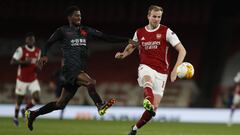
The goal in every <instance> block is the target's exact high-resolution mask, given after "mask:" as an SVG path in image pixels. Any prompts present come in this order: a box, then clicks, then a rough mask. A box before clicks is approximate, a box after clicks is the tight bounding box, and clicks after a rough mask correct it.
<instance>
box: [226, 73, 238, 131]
mask: <svg viewBox="0 0 240 135" xmlns="http://www.w3.org/2000/svg"><path fill="white" fill-rule="evenodd" d="M234 82H235V90H234V94H233V103H232V105H231V112H230V117H229V121H228V126H231V125H232V118H233V114H234V112H235V110H236V108H237V107H239V105H240V72H238V73H237V75H236V76H235V77H234Z"/></svg>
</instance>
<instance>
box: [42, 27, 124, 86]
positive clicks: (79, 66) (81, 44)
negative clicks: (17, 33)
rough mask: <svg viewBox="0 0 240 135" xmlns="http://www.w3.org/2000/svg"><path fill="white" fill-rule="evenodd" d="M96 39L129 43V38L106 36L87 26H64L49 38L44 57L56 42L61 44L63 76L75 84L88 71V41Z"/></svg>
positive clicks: (44, 49)
mask: <svg viewBox="0 0 240 135" xmlns="http://www.w3.org/2000/svg"><path fill="white" fill-rule="evenodd" d="M94 37H98V38H101V39H103V40H106V41H109V42H127V41H128V40H129V39H128V38H122V37H116V36H111V35H106V34H104V33H102V32H100V31H97V30H96V29H93V28H90V27H87V26H80V27H75V26H67V25H66V26H62V27H60V28H58V29H57V30H56V31H55V32H54V33H53V34H52V36H51V37H50V38H49V40H48V42H47V44H46V45H45V46H44V48H43V51H42V52H43V53H42V54H43V56H45V55H46V53H47V51H48V48H49V47H50V46H51V45H52V44H53V43H55V42H57V41H60V42H61V49H62V51H63V57H64V66H63V74H64V76H65V78H66V81H67V82H70V83H71V84H74V83H75V78H76V76H77V75H78V74H79V73H80V72H81V71H85V70H86V65H87V58H88V40H89V39H91V38H94Z"/></svg>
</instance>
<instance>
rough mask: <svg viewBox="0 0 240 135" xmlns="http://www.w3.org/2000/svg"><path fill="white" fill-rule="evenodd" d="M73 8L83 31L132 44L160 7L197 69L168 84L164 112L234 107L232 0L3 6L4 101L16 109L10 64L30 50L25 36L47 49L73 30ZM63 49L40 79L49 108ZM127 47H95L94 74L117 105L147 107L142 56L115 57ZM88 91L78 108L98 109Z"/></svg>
mask: <svg viewBox="0 0 240 135" xmlns="http://www.w3.org/2000/svg"><path fill="white" fill-rule="evenodd" d="M73 4H76V5H78V6H79V7H80V9H81V12H82V23H83V24H84V25H88V26H91V27H94V28H96V29H98V30H100V31H102V32H105V33H108V34H114V35H118V36H124V37H130V38H131V37H132V36H133V34H134V32H135V30H136V29H137V28H138V27H141V26H144V25H146V24H147V18H146V16H147V9H148V7H149V6H150V5H151V4H157V5H161V6H162V7H163V9H164V14H163V18H162V24H164V25H167V26H168V27H170V28H171V29H172V30H173V31H174V32H175V33H176V34H177V35H178V37H179V39H180V40H181V42H182V43H183V45H184V46H185V48H186V50H187V56H186V59H185V61H188V62H190V63H192V64H193V66H194V68H195V75H194V77H193V78H192V79H191V80H177V81H176V83H174V84H172V83H170V82H169V83H168V85H167V87H166V93H165V96H164V99H163V100H164V101H163V102H162V106H170V107H228V106H229V104H230V100H231V94H232V90H233V86H234V82H233V78H234V76H235V75H236V73H237V72H238V71H240V63H239V61H240V52H239V51H240V46H239V41H238V39H239V38H238V37H239V36H240V34H239V29H240V25H239V24H240V14H239V9H238V7H237V5H238V4H236V2H235V1H233V0H230V1H228V2H224V1H218V0H211V1H209V0H201V1H199V0H181V1H176V0H167V1H161V0H160V1H159V0H158V1H154V0H153V1H147V0H146V1H138V0H131V1H121V0H116V1H110V0H106V1H104V2H103V1H101V0H88V1H79V0H78V1H75V0H69V1H57V0H51V1H40V0H22V1H17V0H1V1H0V11H1V12H0V16H1V17H0V29H1V31H0V61H1V67H0V68H1V70H0V74H1V76H0V82H1V83H0V103H14V88H15V78H16V72H17V71H16V70H17V67H16V66H12V65H10V60H11V57H12V55H13V53H14V51H15V50H16V48H17V47H18V46H20V45H23V44H24V35H25V33H26V32H29V31H33V32H34V33H35V34H36V37H37V46H38V47H40V48H41V47H42V46H43V45H44V44H45V43H46V40H47V38H48V37H49V36H50V35H51V33H52V32H53V31H54V30H55V29H56V28H57V27H59V26H61V25H63V24H67V21H66V18H65V16H64V14H63V13H64V10H65V8H66V7H67V6H69V5H73ZM58 46H59V45H58V44H56V45H54V46H53V47H52V48H51V51H50V52H49V58H50V61H49V63H48V64H47V65H46V66H45V67H44V69H43V71H41V72H40V73H39V81H40V82H41V88H42V94H41V99H42V102H43V103H45V102H48V101H50V100H52V99H54V98H55V96H54V90H51V89H50V88H49V81H51V76H52V74H53V73H54V71H55V70H57V69H58V68H59V67H60V59H61V56H62V55H61V50H60V49H59V47H58ZM124 47H125V44H123V43H122V44H121V43H118V44H116V43H114V44H109V43H105V42H103V41H92V42H91V43H90V48H89V50H90V51H89V63H88V71H87V72H88V73H89V75H90V76H92V77H93V78H94V79H96V80H97V90H98V91H99V92H100V93H101V95H102V96H104V97H105V98H108V97H113V96H114V97H116V98H117V99H118V103H117V104H118V105H141V103H140V102H141V98H142V97H143V96H142V91H141V88H139V87H138V85H137V81H136V79H137V67H138V52H137V51H136V52H135V53H134V54H133V55H131V56H130V57H128V58H127V59H125V60H124V61H118V60H115V59H114V55H115V53H116V52H117V51H119V50H123V48H124ZM170 53H172V56H171V57H172V60H174V59H176V52H175V51H174V50H173V49H172V50H170ZM174 62H175V61H172V63H171V68H172V66H173V64H174ZM81 89H84V88H81ZM81 93H83V94H81ZM85 93H86V91H85V90H80V91H79V92H78V94H77V95H76V96H75V98H74V99H73V100H72V102H71V103H72V104H92V102H91V100H90V99H89V98H88V96H87V95H86V94H85Z"/></svg>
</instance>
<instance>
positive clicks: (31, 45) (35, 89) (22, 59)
mask: <svg viewBox="0 0 240 135" xmlns="http://www.w3.org/2000/svg"><path fill="white" fill-rule="evenodd" d="M35 43H36V41H35V36H34V34H33V33H32V32H29V33H27V34H26V37H25V45H23V46H20V47H18V48H17V50H16V51H15V52H14V54H13V57H12V59H11V62H10V63H11V64H13V65H18V70H17V79H16V88H15V94H16V106H15V115H14V118H13V122H14V124H15V125H16V126H18V125H19V121H18V113H19V109H20V106H21V104H22V101H23V99H24V97H25V96H26V95H27V94H28V93H30V94H31V101H29V102H27V103H26V107H25V108H24V109H22V110H21V112H22V113H23V117H24V112H25V110H27V109H29V108H31V107H33V106H34V105H35V104H36V103H39V102H40V98H39V92H40V86H39V82H38V79H37V70H38V67H37V64H36V63H37V60H39V58H40V56H41V50H40V49H39V48H37V47H36V46H35Z"/></svg>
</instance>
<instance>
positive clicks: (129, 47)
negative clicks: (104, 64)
mask: <svg viewBox="0 0 240 135" xmlns="http://www.w3.org/2000/svg"><path fill="white" fill-rule="evenodd" d="M129 42H134V41H129ZM136 47H137V46H136V45H134V44H128V45H127V46H126V47H125V49H124V51H123V52H117V53H116V54H115V58H116V59H124V58H125V57H127V56H128V55H130V54H131V53H132V52H133V51H134V50H135V49H136Z"/></svg>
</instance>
